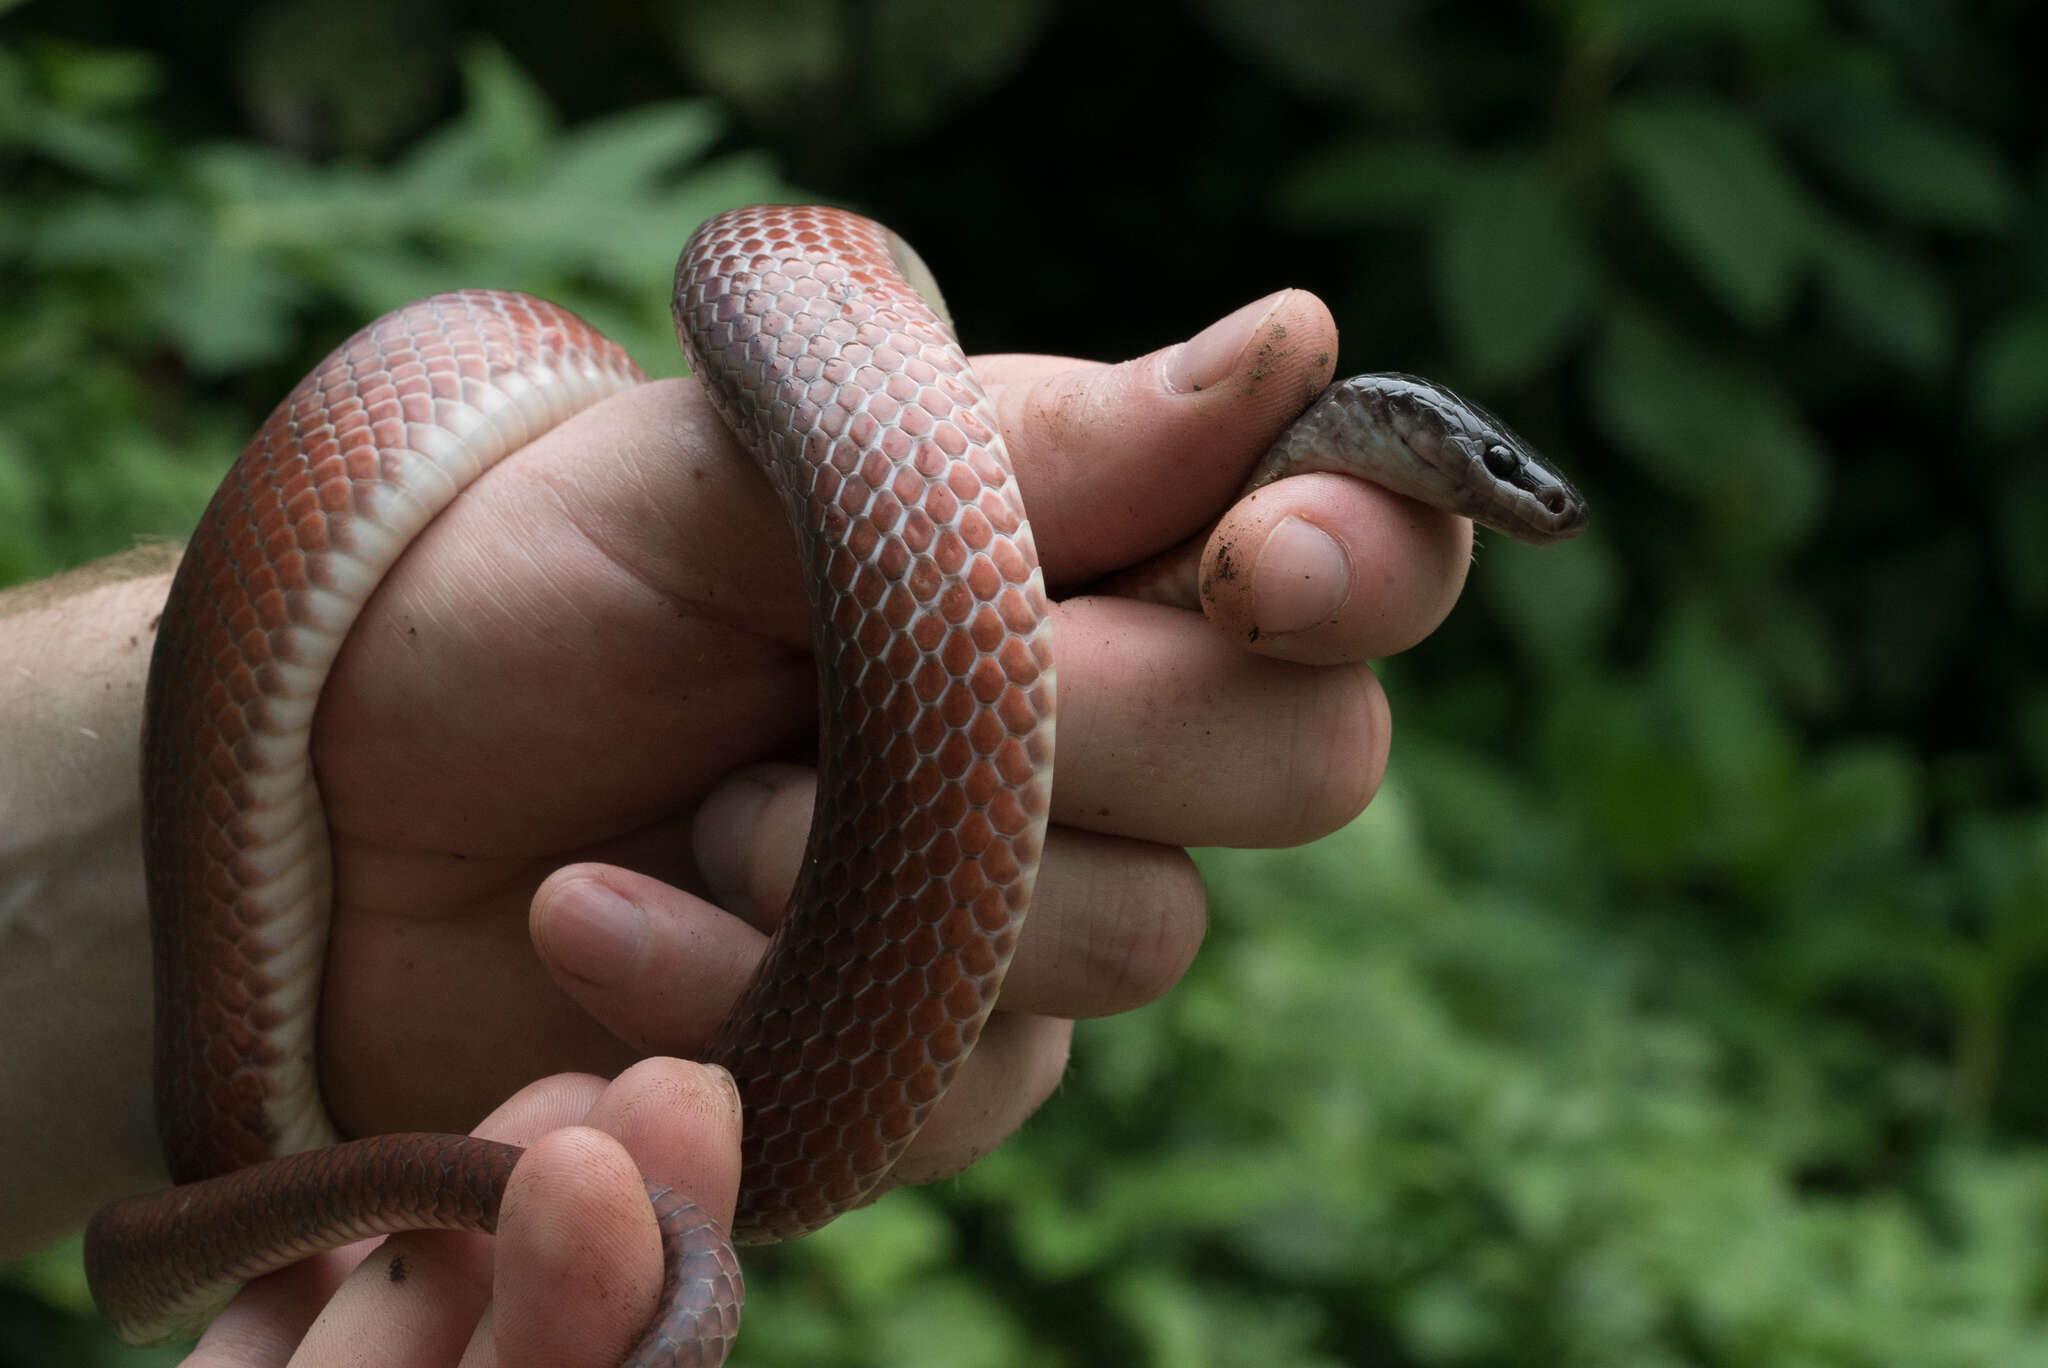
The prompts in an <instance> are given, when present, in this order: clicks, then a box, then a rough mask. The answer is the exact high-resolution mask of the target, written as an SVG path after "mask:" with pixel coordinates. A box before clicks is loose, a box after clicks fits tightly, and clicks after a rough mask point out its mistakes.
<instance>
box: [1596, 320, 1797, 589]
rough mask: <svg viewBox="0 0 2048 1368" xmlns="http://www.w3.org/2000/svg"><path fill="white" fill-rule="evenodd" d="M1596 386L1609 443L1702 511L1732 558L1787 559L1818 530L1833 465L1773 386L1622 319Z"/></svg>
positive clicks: (1607, 345) (1603, 353)
mask: <svg viewBox="0 0 2048 1368" xmlns="http://www.w3.org/2000/svg"><path fill="white" fill-rule="evenodd" d="M1590 384H1591V394H1590V399H1591V404H1592V408H1593V412H1594V415H1595V416H1596V418H1597V419H1598V421H1599V422H1600V423H1601V425H1602V427H1603V428H1604V429H1605V430H1606V432H1607V435H1608V437H1609V439H1610V440H1612V441H1613V442H1614V443H1615V444H1616V445H1617V446H1618V447H1620V448H1621V449H1622V450H1623V451H1625V452H1627V453H1628V454H1629V455H1630V456H1631V457H1633V458H1634V459H1635V460H1636V461H1637V462H1638V463H1639V464H1640V465H1641V466H1642V467H1643V468H1644V470H1646V471H1647V472H1648V473H1649V474H1651V475H1652V476H1653V477H1655V478H1656V479H1657V480H1658V481H1660V482H1661V483H1662V484H1664V485H1665V487H1666V488H1668V489H1670V490H1671V491H1672V492H1673V493H1676V494H1679V495H1681V496H1683V497H1685V498H1687V499H1688V500H1690V501H1692V502H1693V503H1695V504H1696V505H1698V506H1699V507H1700V509H1701V510H1702V511H1703V512H1705V513H1706V514H1707V515H1708V517H1709V518H1710V519H1711V520H1712V524H1713V527H1714V530H1715V531H1716V533H1717V534H1718V535H1719V536H1720V538H1721V539H1722V540H1723V542H1724V544H1726V545H1727V546H1729V547H1730V548H1739V549H1741V550H1742V551H1743V552H1744V553H1745V554H1764V553H1775V552H1782V551H1784V550H1786V549H1789V548H1790V547H1792V546H1795V545H1797V544H1798V542H1800V541H1801V540H1802V539H1803V538H1804V537H1805V536H1807V534H1808V533H1809V532H1810V531H1811V530H1812V528H1813V525H1814V522H1815V520H1816V519H1817V518H1818V517H1819V516H1820V514H1821V512H1822V507H1823V505H1822V498H1823V496H1824V494H1825V492H1826V488H1827V482H1828V460H1827V456H1826V453H1825V452H1823V451H1822V450H1821V448H1820V446H1819V445H1818V443H1817V442H1816V441H1815V440H1814V437H1813V435H1812V434H1811V433H1810V432H1809V431H1807V429H1806V426H1805V424H1804V423H1803V422H1802V421H1801V420H1800V417H1799V414H1798V411H1797V410H1796V409H1795V408H1794V407H1793V406H1792V405H1791V404H1790V403H1789V402H1788V401H1787V399H1786V398H1785V396H1784V395H1783V393H1782V392H1781V391H1780V390H1779V389H1778V386H1777V384H1776V382H1775V381H1773V380H1772V379H1771V378H1770V377H1768V376H1765V375H1763V374H1760V373H1758V372H1755V371H1753V370H1751V369H1749V368H1747V367H1745V366H1742V365H1740V364H1737V363H1734V362H1731V361H1730V360H1729V359H1728V357H1727V356H1726V355H1725V354H1723V353H1717V352H1711V351H1708V350H1706V349H1704V348H1702V347H1700V346H1698V345H1697V344H1695V343H1693V342H1690V341H1689V340H1687V339H1685V338H1682V337H1680V336H1678V335H1676V334H1674V333H1672V332H1669V331H1668V330H1667V329H1665V328H1664V326H1663V325H1661V324H1660V323H1658V322H1657V321H1656V320H1654V319H1653V318H1652V317H1651V316H1650V315H1649V314H1647V313H1646V312H1644V311H1642V310H1640V309H1635V308H1618V309H1615V310H1613V311H1612V312H1611V313H1610V315H1609V317H1608V322H1607V326H1606V328H1605V330H1604V331H1603V333H1602V335H1601V337H1600V340H1599V342H1598V344H1597V346H1596V348H1595V350H1594V356H1593V364H1592V372H1591V376H1590Z"/></svg>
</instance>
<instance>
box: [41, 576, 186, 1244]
mask: <svg viewBox="0 0 2048 1368" xmlns="http://www.w3.org/2000/svg"><path fill="white" fill-rule="evenodd" d="M166 559H167V553H146V554H144V555H142V556H130V557H126V558H123V559H122V561H120V562H118V563H116V564H114V565H112V566H111V567H110V568H102V569H100V570H98V571H97V572H96V573H95V572H87V573H86V574H85V575H83V576H80V577H73V578H71V579H68V580H59V581H52V582H49V583H47V584H44V585H35V586H30V587H29V588H28V589H26V590H16V591H13V592H12V593H10V594H0V1002H5V1003H6V1004H7V1008H8V1010H7V1020H6V1021H5V1022H4V1023H0V1096H5V1097H6V1098H7V1099H8V1102H7V1105H6V1106H4V1107H0V1162H4V1163H5V1164H6V1166H7V1172H8V1178H7V1182H6V1190H7V1200H6V1201H5V1202H4V1203H0V1260H4V1259H6V1258H11V1257H14V1256H18V1255H21V1254H24V1253H28V1252H31V1251H33V1250H34V1249H36V1248H37V1247H39V1246H41V1245H43V1244H46V1243H48V1242H49V1241H50V1240H52V1239H55V1238H56V1237H58V1236H60V1235H63V1234H65V1233H66V1232H67V1231H69V1230H71V1229H73V1228H75V1227H76V1226H78V1225H79V1224H81V1223H82V1222H83V1220H84V1218H85V1217H86V1216H87V1215H89V1214H90V1213H91V1211H92V1210H93V1208H94V1207H96V1206H98V1205H99V1204H100V1203H101V1202H102V1201H104V1200H105V1199H107V1198H109V1197H113V1196H118V1195H120V1194H122V1193H124V1192H129V1191H135V1190H139V1189H142V1188H146V1187H149V1186H152V1185H157V1184H160V1183H162V1182H163V1181H164V1178H163V1169H162V1164H161V1161H160V1159H159V1158H158V1155H157V1152H156V1139H155V1134H154V1129H153V1126H152V1123H151V1120H150V1109H149V1051H150V997H151V994H150V969H149V936H148V931H147V927H146V924H145V917H144V900H143V885H142V844H141V823H140V810H139V777H138V765H139V737H140V731H141V717H142V689H143V680H144V677H145V675H146V673H147V670H148V666H149V654H150V647H151V643H152V641H153V640H154V631H155V626H156V619H157V614H158V613H159V611H160V610H161V609H162V607H163V601H164V594H165V591H166V588H167V587H168V584H169V575H168V574H167V573H166V572H164V571H163V569H162V565H163V563H164V561H165V560H166Z"/></svg>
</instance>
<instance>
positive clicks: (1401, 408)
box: [1318, 374, 1586, 546]
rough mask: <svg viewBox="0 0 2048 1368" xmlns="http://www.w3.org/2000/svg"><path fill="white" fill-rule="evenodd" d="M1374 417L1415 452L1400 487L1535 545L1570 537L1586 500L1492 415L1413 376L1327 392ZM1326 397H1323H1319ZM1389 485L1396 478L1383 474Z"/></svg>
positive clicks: (1358, 381)
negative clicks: (1340, 395) (1340, 394)
mask: <svg viewBox="0 0 2048 1368" xmlns="http://www.w3.org/2000/svg"><path fill="white" fill-rule="evenodd" d="M1338 391H1350V393H1349V395H1348V396H1347V397H1346V398H1345V399H1343V400H1342V402H1344V403H1346V404H1349V405H1353V406H1355V407H1356V408H1357V409H1359V410H1361V411H1370V412H1372V413H1374V414H1375V415H1376V416H1378V418H1379V420H1380V421H1381V422H1382V423H1383V424H1384V426H1385V429H1386V430H1387V431H1388V432H1389V433H1390V434H1392V435H1394V436H1395V437H1397V438H1398V440H1399V441H1400V442H1401V444H1402V445H1403V446H1405V447H1406V448H1407V450H1408V452H1409V453H1410V454H1411V455H1412V456H1413V457H1414V461H1413V462H1412V464H1411V466H1410V467H1409V468H1410V469H1411V470H1412V472H1413V474H1412V476H1411V477H1410V478H1411V479H1412V480H1413V482H1414V483H1413V485H1412V487H1409V488H1402V489H1401V490H1400V492H1402V493H1404V494H1409V495H1412V496H1413V497H1415V498H1419V499H1423V500H1424V501H1426V502H1428V503H1432V504H1435V505H1436V506H1437V507H1439V508H1447V509H1449V510H1450V511H1452V512H1454V513H1457V514H1460V515H1461V516H1463V517H1467V518H1470V519H1471V520H1472V521H1473V522H1476V523H1478V524H1480V525H1481V526H1483V527H1490V528H1492V529H1493V530H1495V531H1496V532H1502V533H1505V534H1506V535H1508V536H1510V537H1513V538H1515V539H1516V540H1517V541H1523V542H1528V543H1529V544H1531V545H1533V546H1548V545H1549V544H1550V543H1552V542H1558V541H1563V540H1565V539H1566V538H1567V537H1575V536H1577V535H1578V534H1579V533H1580V532H1581V531H1583V530H1584V529H1585V526H1586V501H1585V499H1584V498H1583V497H1582V496H1581V495H1580V494H1579V491H1578V490H1577V489H1575V488H1574V487H1573V486H1572V482H1571V481H1570V480H1568V479H1566V478H1565V477H1564V474H1563V473H1562V472H1561V471H1559V470H1558V468H1557V467H1556V466H1554V465H1552V464H1551V463H1550V462H1549V461H1547V460H1545V459H1544V457H1543V454H1542V453H1541V452H1539V451H1537V450H1536V448H1535V447H1533V446H1531V445H1530V444H1529V443H1528V442H1525V441H1524V440H1522V438H1521V437H1520V436H1518V435H1516V433H1515V431H1514V429H1513V428H1510V427H1509V426H1508V425H1507V424H1506V423H1504V422H1502V421H1501V420H1500V419H1499V418H1496V417H1495V416H1494V415H1493V414H1492V413H1490V412H1488V411H1487V410H1486V409H1484V408H1482V407H1481V406H1479V405H1478V404H1475V403H1473V402H1472V401H1471V400H1469V399H1465V398H1463V397H1461V396H1459V395H1458V394H1456V393H1454V392H1453V391H1451V390H1449V389H1447V388H1445V387H1444V386H1442V385H1439V384H1436V383H1435V382H1434V381H1429V380H1423V379H1420V378H1418V377H1416V376H1413V375H1399V374H1384V375H1359V376H1354V377H1352V378H1351V379H1349V380H1342V381H1339V382H1338V383H1337V384H1335V385H1332V386H1331V387H1330V389H1329V391H1326V392H1325V399H1328V398H1330V397H1331V396H1333V395H1335V394H1336V393H1337V392H1338ZM1318 402H1319V403H1320V402H1323V401H1320V400H1319V401H1318ZM1372 478H1374V479H1381V480H1382V482H1383V483H1387V484H1389V485H1390V486H1392V485H1394V484H1395V481H1394V480H1391V479H1384V478H1383V477H1382V476H1380V475H1377V474H1375V475H1374V476H1372Z"/></svg>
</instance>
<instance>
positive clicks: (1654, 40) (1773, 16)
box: [1580, 0, 1821, 46]
mask: <svg viewBox="0 0 2048 1368" xmlns="http://www.w3.org/2000/svg"><path fill="white" fill-rule="evenodd" d="M1580 9H1581V10H1582V12H1583V13H1584V15H1585V16H1586V18H1587V20H1588V21H1592V20H1594V19H1595V18H1596V17H1597V21H1598V22H1600V23H1603V24H1611V25H1612V26H1613V27H1614V28H1615V29H1616V30H1617V31H1618V32H1619V34H1620V36H1621V37H1622V39H1623V41H1625V42H1627V43H1629V44H1630V45H1631V46H1638V45H1640V46H1650V45H1662V44H1666V43H1670V42H1672V41H1673V40H1675V39H1676V40H1684V39H1697V38H1700V37H1704V36H1709V35H1726V36H1728V37H1731V38H1737V39H1741V40H1742V41H1744V42H1746V43H1752V44H1757V45H1773V46H1776V45H1783V44H1786V43H1789V42H1792V41H1795V40H1798V39H1802V38H1806V37H1808V36H1809V35H1811V34H1812V33H1813V32H1814V31H1815V29H1817V28H1818V27H1819V26H1820V18H1821V11H1820V7H1819V6H1818V5H1816V4H1814V3H1813V0H1603V2H1602V3H1595V4H1587V5H1583V6H1581V7H1580Z"/></svg>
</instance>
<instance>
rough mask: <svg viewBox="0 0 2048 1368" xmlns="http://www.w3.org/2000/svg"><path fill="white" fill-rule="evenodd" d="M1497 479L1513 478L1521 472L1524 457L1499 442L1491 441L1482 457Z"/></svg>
mask: <svg viewBox="0 0 2048 1368" xmlns="http://www.w3.org/2000/svg"><path fill="white" fill-rule="evenodd" d="M1480 459H1481V460H1483V461H1485V462H1486V468H1487V469H1488V470H1489V471H1491V472H1492V473H1493V477H1494V478H1495V479H1497V480H1512V479H1514V478H1515V476H1516V475H1518V474H1519V473H1521V469H1522V458H1521V457H1520V456H1518V455H1516V454H1515V453H1514V452H1513V451H1512V450H1511V449H1509V448H1507V447H1504V446H1502V445H1501V444H1500V443H1499V442H1489V443H1487V446H1486V451H1485V453H1484V454H1483V455H1481V457H1480Z"/></svg>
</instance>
